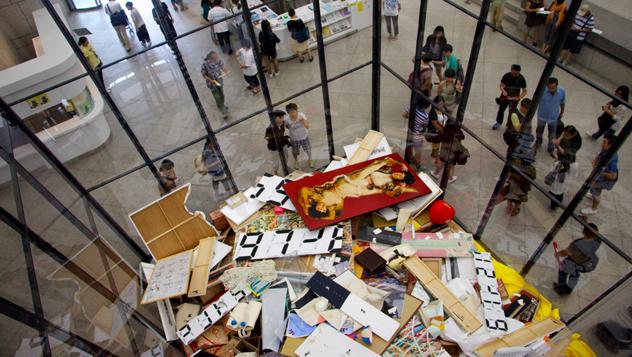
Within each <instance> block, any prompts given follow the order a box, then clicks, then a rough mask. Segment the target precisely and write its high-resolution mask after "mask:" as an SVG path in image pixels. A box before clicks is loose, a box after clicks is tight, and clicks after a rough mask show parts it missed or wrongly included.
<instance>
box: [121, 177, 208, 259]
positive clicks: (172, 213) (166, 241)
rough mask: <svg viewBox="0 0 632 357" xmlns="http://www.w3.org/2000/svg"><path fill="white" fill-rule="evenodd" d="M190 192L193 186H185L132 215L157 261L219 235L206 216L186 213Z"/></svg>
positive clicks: (136, 226)
mask: <svg viewBox="0 0 632 357" xmlns="http://www.w3.org/2000/svg"><path fill="white" fill-rule="evenodd" d="M190 189H191V184H186V185H184V186H182V187H180V188H178V189H176V190H174V191H172V192H170V193H169V194H167V195H165V196H163V197H161V198H159V199H158V200H156V201H154V202H151V203H150V204H148V205H146V206H145V207H143V208H141V209H139V210H137V211H136V212H133V213H132V214H130V215H129V218H130V220H131V221H132V223H133V225H134V228H136V231H137V232H138V234H139V235H140V237H141V238H142V239H143V242H144V243H145V245H146V246H147V249H149V252H150V253H151V254H152V255H153V257H154V259H155V260H160V259H162V258H166V257H168V256H170V255H174V254H177V253H180V252H183V251H185V250H189V249H193V248H195V247H197V245H198V242H199V241H200V239H202V238H206V237H217V236H218V234H217V231H216V230H215V228H214V227H213V226H212V225H211V224H210V223H209V222H208V221H206V219H205V216H204V213H202V212H200V211H196V212H195V213H191V212H190V211H189V210H187V208H186V206H185V203H186V200H187V197H188V195H189V191H190Z"/></svg>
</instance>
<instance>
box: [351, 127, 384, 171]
mask: <svg viewBox="0 0 632 357" xmlns="http://www.w3.org/2000/svg"><path fill="white" fill-rule="evenodd" d="M383 137H384V134H382V133H380V132H379V131H375V130H369V132H368V133H367V134H366V136H365V137H364V139H362V141H361V142H360V147H358V150H356V152H355V153H354V154H353V156H352V157H351V158H350V159H349V162H348V163H347V165H353V164H357V163H358V162H362V161H366V159H367V158H368V157H369V155H371V152H373V149H375V147H376V146H377V144H379V143H380V140H382V138H383Z"/></svg>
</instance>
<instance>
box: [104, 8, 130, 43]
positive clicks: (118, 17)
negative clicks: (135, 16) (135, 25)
mask: <svg viewBox="0 0 632 357" xmlns="http://www.w3.org/2000/svg"><path fill="white" fill-rule="evenodd" d="M103 7H104V8H105V13H106V14H108V16H109V17H110V23H111V24H112V27H114V31H116V34H117V35H118V38H119V40H120V41H121V44H122V45H123V47H125V50H126V51H127V52H129V51H131V50H132V47H131V46H130V44H129V37H127V25H128V24H129V22H128V20H127V15H126V14H125V11H123V9H122V8H121V5H120V4H119V3H118V2H117V1H116V0H110V1H108V3H107V4H105V6H103Z"/></svg>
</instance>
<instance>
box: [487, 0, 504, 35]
mask: <svg viewBox="0 0 632 357" xmlns="http://www.w3.org/2000/svg"><path fill="white" fill-rule="evenodd" d="M506 2H507V0H492V3H491V7H490V9H489V13H490V17H491V21H490V22H491V23H492V25H494V26H495V27H498V28H499V29H500V30H502V29H503V13H504V11H505V3H506ZM492 31H496V29H495V28H492Z"/></svg>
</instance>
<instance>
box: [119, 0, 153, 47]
mask: <svg viewBox="0 0 632 357" xmlns="http://www.w3.org/2000/svg"><path fill="white" fill-rule="evenodd" d="M125 7H126V8H127V10H128V11H129V15H130V17H131V18H132V22H133V23H134V27H135V28H136V35H137V36H138V40H139V41H140V43H141V44H142V45H143V47H149V46H151V38H149V32H148V31H147V26H145V21H143V17H142V16H140V12H138V9H137V8H135V7H134V4H133V3H132V2H131V1H128V2H127V3H125Z"/></svg>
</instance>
